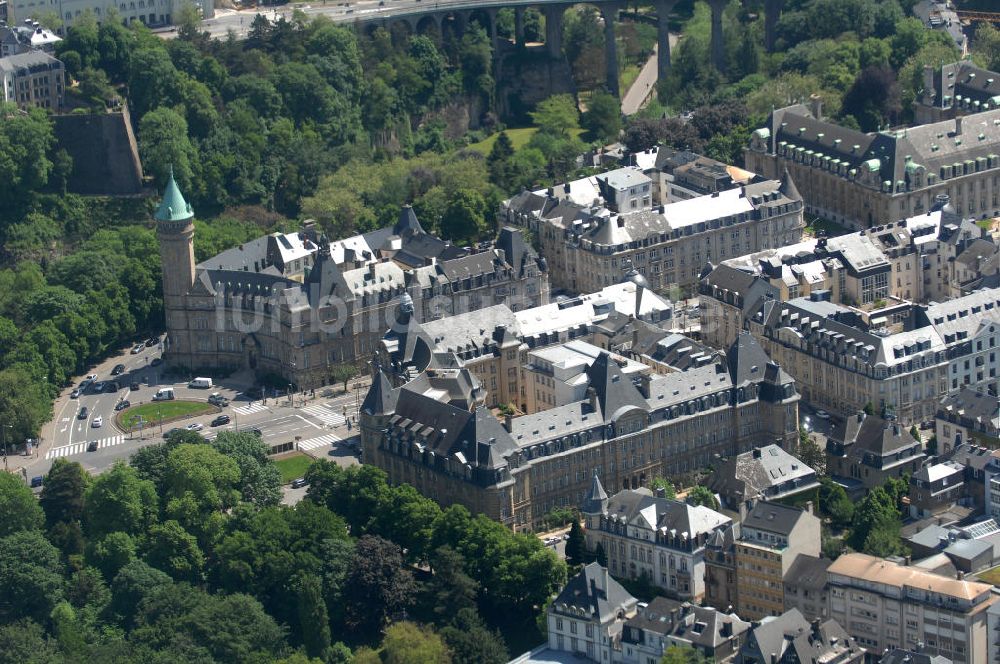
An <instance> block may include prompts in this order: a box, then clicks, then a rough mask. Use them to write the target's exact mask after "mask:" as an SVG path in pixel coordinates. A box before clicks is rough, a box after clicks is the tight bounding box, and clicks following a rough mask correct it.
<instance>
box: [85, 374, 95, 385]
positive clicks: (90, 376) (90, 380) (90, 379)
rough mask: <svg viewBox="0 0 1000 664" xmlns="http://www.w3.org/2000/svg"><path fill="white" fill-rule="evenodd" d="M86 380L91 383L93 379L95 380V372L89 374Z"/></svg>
mask: <svg viewBox="0 0 1000 664" xmlns="http://www.w3.org/2000/svg"><path fill="white" fill-rule="evenodd" d="M86 380H87V381H89V382H91V383H93V382H94V381H95V380H97V374H89V375H88V376H87V378H86Z"/></svg>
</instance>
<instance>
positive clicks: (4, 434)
mask: <svg viewBox="0 0 1000 664" xmlns="http://www.w3.org/2000/svg"><path fill="white" fill-rule="evenodd" d="M7 429H11V430H13V429H14V425H13V424H5V425H3V428H2V429H0V436H2V437H3V469H4V470H7Z"/></svg>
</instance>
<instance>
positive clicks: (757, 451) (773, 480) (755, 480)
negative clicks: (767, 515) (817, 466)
mask: <svg viewBox="0 0 1000 664" xmlns="http://www.w3.org/2000/svg"><path fill="white" fill-rule="evenodd" d="M796 449H797V448H796ZM707 486H708V488H709V489H711V491H712V492H713V493H715V494H718V495H719V497H720V498H721V500H722V504H723V505H725V506H727V507H729V508H731V509H739V506H740V504H742V503H745V502H746V501H748V500H776V501H777V500H785V499H788V498H792V497H793V496H798V495H800V494H804V493H808V492H810V491H813V490H815V489H817V488H819V482H818V481H817V479H816V471H815V470H813V469H812V468H810V467H809V466H807V465H806V464H804V463H802V461H801V460H800V459H798V458H797V457H795V456H793V455H792V454H790V453H789V452H787V451H785V450H783V449H782V448H781V447H779V446H778V445H765V446H764V447H755V448H754V449H752V450H750V451H749V452H744V453H742V454H737V455H736V456H735V457H732V458H729V459H724V460H723V461H722V462H721V463H719V464H718V466H717V467H716V469H715V472H714V473H712V476H711V477H710V478H709V479H708V483H707Z"/></svg>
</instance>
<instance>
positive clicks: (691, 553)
mask: <svg viewBox="0 0 1000 664" xmlns="http://www.w3.org/2000/svg"><path fill="white" fill-rule="evenodd" d="M580 512H581V514H582V515H583V518H584V522H585V524H586V537H587V548H588V549H589V550H591V551H596V550H597V547H598V545H600V546H601V547H602V548H603V549H604V552H605V555H606V556H607V559H608V569H609V570H611V573H612V574H613V575H614V576H616V577H621V578H626V579H632V580H636V579H640V578H646V579H647V581H648V582H649V583H651V584H653V585H655V586H657V587H658V588H660V589H662V590H663V591H664V593H665V594H667V595H668V596H669V597H673V598H676V599H687V600H692V599H693V600H700V599H701V597H702V595H703V594H704V592H705V545H706V543H707V542H708V540H709V539H710V538H711V537H712V535H713V534H714V533H715V532H716V531H718V530H723V529H725V528H726V527H728V526H729V525H731V524H732V519H730V518H729V517H727V516H725V515H723V514H720V513H719V512H716V511H715V510H712V509H709V508H707V507H705V506H703V505H697V506H694V505H688V504H687V503H685V502H683V501H679V500H673V499H669V498H661V497H657V496H654V495H653V494H652V492H650V491H649V489H645V488H639V489H634V490H632V489H629V490H625V491H620V492H618V493H616V494H615V495H614V496H612V497H611V498H610V499H609V498H607V494H605V492H604V488H603V487H602V486H601V483H600V480H599V479H598V477H597V475H596V474H595V475H594V479H593V484H592V486H591V490H590V493H589V494H588V496H587V498H586V500H584V502H583V504H582V506H581V510H580Z"/></svg>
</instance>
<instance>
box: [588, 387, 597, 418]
mask: <svg viewBox="0 0 1000 664" xmlns="http://www.w3.org/2000/svg"><path fill="white" fill-rule="evenodd" d="M587 401H589V402H590V412H592V413H596V412H597V390H595V389H594V388H593V387H588V388H587Z"/></svg>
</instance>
